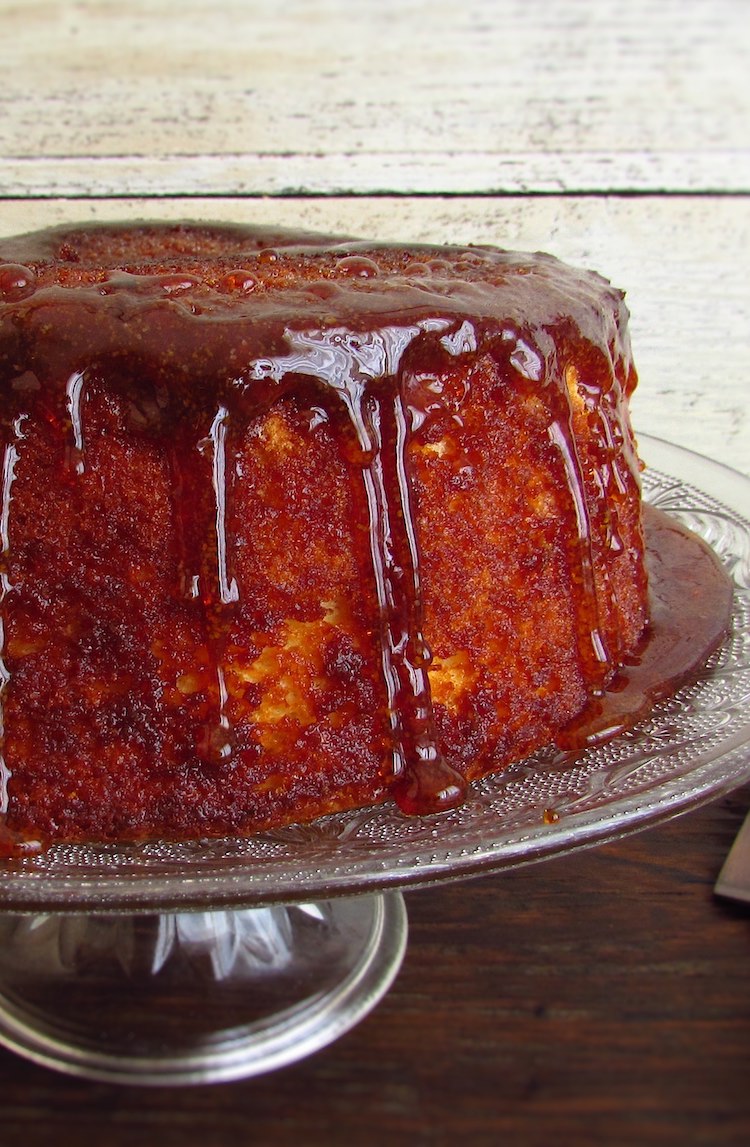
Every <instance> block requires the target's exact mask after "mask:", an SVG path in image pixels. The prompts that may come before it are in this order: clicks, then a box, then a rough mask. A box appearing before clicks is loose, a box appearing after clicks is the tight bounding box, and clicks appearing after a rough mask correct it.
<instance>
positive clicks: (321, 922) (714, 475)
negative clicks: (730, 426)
mask: <svg viewBox="0 0 750 1147" xmlns="http://www.w3.org/2000/svg"><path fill="white" fill-rule="evenodd" d="M639 445H640V449H641V454H642V456H643V457H644V458H645V459H646V461H647V463H648V465H649V469H648V470H647V471H646V474H645V476H644V493H645V496H646V498H647V499H648V500H649V501H650V502H652V503H653V504H655V505H656V506H658V507H660V508H661V509H663V510H666V511H667V512H668V513H670V514H672V515H674V516H675V517H676V518H678V519H680V520H681V521H682V522H683V523H684V524H685V525H687V526H688V527H690V528H691V529H692V530H694V531H695V532H696V533H698V534H699V535H700V536H702V537H703V538H704V539H705V540H706V541H707V542H708V543H709V544H710V545H711V546H712V547H713V548H714V550H715V551H716V553H717V554H718V555H719V557H720V558H721V560H722V562H723V563H724V565H725V567H726V569H727V570H728V572H729V574H730V576H731V577H732V579H733V581H734V585H735V598H734V613H733V623H732V627H731V631H730V633H729V635H728V637H727V639H726V640H725V642H724V644H723V646H722V647H721V648H720V649H719V650H717V652H716V653H714V654H713V655H712V657H711V658H710V660H709V661H708V663H707V664H706V666H705V668H704V670H703V671H702V672H701V673H700V675H699V677H698V678H697V679H696V680H695V681H693V682H692V683H691V684H689V685H687V686H686V687H684V688H683V689H681V690H680V691H679V692H678V693H677V694H676V695H674V696H673V697H671V698H669V699H667V700H665V701H662V702H660V703H659V704H658V705H657V706H656V707H655V709H654V710H653V712H652V713H651V715H650V716H649V717H648V718H647V719H646V720H644V721H642V722H641V723H640V724H639V725H637V726H636V727H635V728H634V729H631V730H629V731H627V732H625V733H623V734H621V735H620V736H619V737H617V738H615V739H614V740H612V741H610V742H609V743H608V744H606V745H603V746H599V747H597V748H593V749H588V750H586V751H585V752H583V753H578V754H575V755H574V754H571V753H565V752H562V751H559V750H555V749H553V748H549V749H545V750H543V751H541V752H539V753H537V754H535V755H534V756H533V757H531V758H529V759H528V760H525V761H523V762H521V763H519V764H517V765H515V766H514V767H512V768H510V769H509V770H508V771H506V772H504V773H501V774H499V775H497V776H494V777H488V778H486V779H485V780H483V781H481V782H478V783H476V784H474V785H473V786H472V787H471V790H470V794H469V798H468V800H467V801H466V803H465V804H464V805H463V806H462V807H461V808H459V809H456V810H453V811H450V812H446V813H442V814H440V815H438V816H431V817H424V818H407V817H404V816H402V815H401V814H400V813H399V812H398V811H397V810H396V809H395V808H392V807H378V808H373V809H367V810H364V811H362V810H360V811H355V812H351V813H344V814H340V815H336V816H331V817H325V818H323V819H321V820H318V821H316V822H315V823H314V824H310V825H299V826H291V827H288V828H285V829H281V830H277V831H275V832H268V833H264V834H261V835H258V836H255V837H253V838H251V839H249V840H238V839H231V840H221V841H209V842H202V843H192V844H174V843H153V844H144V845H140V846H132V847H117V846H96V845H85V846H83V845H82V846H75V847H73V846H59V847H55V848H52V849H51V850H50V851H49V852H48V853H45V854H44V855H42V856H38V857H29V858H26V859H24V860H15V861H5V862H2V864H1V865H0V910H2V911H0V1043H3V1044H5V1045H6V1046H7V1047H9V1048H11V1049H13V1050H14V1051H16V1052H18V1053H20V1054H21V1055H24V1056H26V1057H28V1058H29V1059H31V1060H34V1061H36V1062H37V1063H41V1064H45V1065H46V1066H48V1067H53V1068H56V1069H58V1070H60V1071H63V1072H67V1073H70V1074H73V1075H78V1076H85V1077H88V1078H92V1079H97V1080H103V1081H115V1082H121V1083H136V1084H188V1083H204V1082H210V1081H219V1080H230V1079H237V1078H241V1077H245V1076H251V1075H255V1074H259V1073H261V1072H265V1071H270V1070H272V1069H274V1068H277V1067H281V1066H282V1065H284V1064H288V1063H290V1062H293V1061H295V1060H298V1059H300V1058H302V1057H304V1056H306V1055H308V1054H310V1053H312V1052H314V1051H315V1050H317V1049H318V1048H321V1047H323V1046H324V1045H326V1044H328V1043H330V1042H331V1041H333V1040H334V1039H336V1038H337V1037H338V1036H339V1035H341V1034H343V1032H345V1031H347V1030H348V1029H349V1028H351V1027H352V1026H353V1025H354V1024H355V1023H356V1022H358V1021H359V1020H360V1019H361V1018H362V1017H363V1016H364V1015H365V1014H366V1013H367V1012H368V1011H369V1010H370V1009H371V1008H372V1007H374V1005H375V1004H376V1003H377V1001H378V1000H379V999H380V998H381V997H382V996H383V994H384V993H385V992H386V991H387V989H388V987H389V986H390V984H391V983H392V981H393V979H394V977H395V975H396V973H397V971H398V968H399V966H400V963H401V959H402V957H403V954H404V950H405V945H406V931H407V925H406V913H405V909H404V902H403V898H402V896H401V894H400V892H399V889H402V888H410V887H414V886H416V885H424V884H433V883H437V882H439V881H442V880H448V879H460V878H465V877H468V876H471V875H475V874H479V873H482V872H488V871H492V870H498V869H504V868H511V867H514V866H518V865H522V864H529V863H531V862H534V861H540V860H543V859H544V858H546V857H550V856H553V855H556V854H559V853H563V852H567V851H569V850H572V849H577V848H582V847H586V846H591V845H594V844H597V843H600V842H602V841H605V840H609V839H613V838H615V837H619V836H623V835H625V834H627V833H630V832H634V831H636V830H638V829H642V828H645V827H647V826H648V825H652V824H654V823H656V822H658V821H661V820H664V819H666V818H668V817H671V816H674V815H676V814H678V813H681V812H684V811H686V810H688V809H690V808H693V807H695V806H697V805H698V804H700V803H702V802H704V801H707V800H709V799H711V798H713V797H715V796H717V795H719V794H720V793H723V792H726V791H729V790H730V789H732V788H733V787H735V786H737V785H739V784H741V783H742V782H743V781H745V780H746V779H747V778H748V777H750V524H749V523H748V521H747V520H746V518H745V517H744V516H743V515H744V514H747V513H748V512H750V481H749V480H748V479H746V478H744V477H742V476H741V475H739V474H736V473H734V472H733V471H731V470H728V469H726V468H725V467H723V466H720V465H718V464H717V463H715V462H710V461H708V460H707V459H704V458H702V457H700V456H698V455H696V454H692V453H689V452H687V451H685V450H682V449H679V448H677V447H675V446H671V445H669V444H668V443H665V442H662V441H660V440H658V439H656V438H651V437H647V436H645V435H642V436H640V439H639Z"/></svg>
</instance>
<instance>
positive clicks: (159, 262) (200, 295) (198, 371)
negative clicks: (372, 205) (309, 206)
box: [0, 223, 634, 403]
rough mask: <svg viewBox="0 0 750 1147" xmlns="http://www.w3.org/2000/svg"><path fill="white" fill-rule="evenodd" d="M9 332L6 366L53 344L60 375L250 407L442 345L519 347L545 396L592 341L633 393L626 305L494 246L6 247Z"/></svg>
mask: <svg viewBox="0 0 750 1147" xmlns="http://www.w3.org/2000/svg"><path fill="white" fill-rule="evenodd" d="M248 320H251V321H248ZM0 322H2V324H3V334H4V340H5V343H6V351H5V353H6V356H7V355H13V344H14V341H17V340H19V339H22V338H23V339H26V340H27V341H28V340H30V339H34V340H37V341H38V340H40V339H41V340H42V341H43V342H44V343H45V345H46V346H47V348H48V351H49V347H50V345H51V344H52V343H53V342H54V347H55V355H56V356H57V358H58V369H59V371H60V372H61V373H64V372H65V371H68V372H70V371H72V370H76V369H80V367H81V365H82V364H83V363H87V364H89V365H90V364H92V363H96V362H100V363H101V362H105V361H107V362H110V363H111V362H112V360H113V358H117V359H118V360H120V361H124V359H125V358H126V357H129V358H130V360H131V361H136V360H138V361H140V362H141V363H143V364H148V373H149V375H150V376H151V378H152V380H153V379H154V378H156V377H157V376H161V377H162V378H163V380H164V385H166V386H167V387H168V388H169V389H170V390H171V391H175V390H176V389H182V388H184V387H185V386H190V387H191V388H195V387H196V386H197V387H198V388H199V389H200V388H203V389H205V390H206V391H207V392H209V391H210V393H211V395H212V396H215V395H216V393H217V387H218V390H220V391H231V392H232V394H233V395H234V396H235V397H236V396H237V395H238V394H239V393H243V394H244V396H245V398H246V399H249V401H250V402H251V403H252V402H254V401H255V400H256V398H257V397H259V395H260V391H261V389H262V388H261V387H260V386H259V383H262V382H263V381H264V380H265V381H266V382H267V383H268V384H269V385H270V386H272V387H273V386H275V385H276V384H278V383H279V382H280V381H281V379H282V378H288V377H290V376H291V375H293V374H295V373H304V374H306V375H313V376H315V377H319V378H320V377H325V378H326V379H328V380H330V379H331V378H332V377H334V376H335V375H336V373H337V370H338V369H339V368H338V366H337V363H341V370H343V371H345V372H346V373H347V375H348V376H349V377H351V376H352V372H354V373H355V374H360V375H362V376H364V377H369V378H375V377H385V376H389V375H393V374H394V373H396V372H397V369H398V367H399V364H402V362H403V361H405V360H404V353H405V352H406V351H407V350H408V349H409V348H410V347H411V346H412V345H413V344H416V345H418V346H420V347H421V348H422V350H421V352H420V353H421V354H422V356H423V357H424V354H425V343H426V342H428V341H429V342H430V344H431V345H432V347H433V357H434V353H437V355H438V357H441V356H442V357H443V359H444V358H445V356H446V355H448V356H451V357H453V358H454V359H455V357H457V356H460V355H462V354H466V353H474V352H477V351H480V350H481V348H482V347H483V346H485V347H486V346H487V345H489V344H491V343H496V342H497V340H498V339H500V340H505V342H512V343H513V344H514V346H516V345H517V348H518V349H517V354H516V356H515V362H516V365H517V368H518V370H519V372H520V373H521V374H524V375H525V376H526V378H527V379H528V380H529V382H530V383H532V384H534V385H543V384H544V383H545V380H546V379H549V378H550V377H554V376H555V375H556V374H557V373H558V364H557V356H558V348H559V346H560V342H561V339H562V340H563V341H566V340H567V341H573V340H575V341H581V340H583V341H585V342H587V343H588V344H590V345H591V347H592V348H595V353H596V354H598V355H604V356H605V358H606V359H607V360H608V361H609V362H610V363H613V364H616V369H617V372H618V374H619V376H620V378H621V380H622V382H623V384H624V385H625V386H626V387H627V388H628V389H630V388H631V385H634V378H633V379H632V382H631V381H630V379H631V375H632V363H631V359H630V347H629V342H628V337H627V333H626V324H627V310H626V308H625V304H624V301H623V295H622V292H620V291H618V290H616V289H614V288H613V287H611V286H610V284H609V283H608V282H607V281H606V280H605V279H603V278H602V277H601V276H599V275H597V274H595V273H593V272H589V271H581V270H577V269H574V268H572V267H569V266H567V265H565V264H563V263H561V262H560V261H559V260H557V259H555V258H554V257H552V256H550V255H545V254H532V255H528V254H519V253H515V252H509V251H503V250H499V249H495V248H489V247H471V246H469V247H435V246H428V245H412V246H398V245H395V244H384V243H381V244H378V243H373V242H364V241H358V240H351V239H342V238H340V237H333V236H320V235H315V234H311V233H306V232H297V231H288V230H287V231H284V230H278V229H269V228H260V227H249V226H240V225H225V224H207V223H206V224H202V223H176V224H163V223H138V224H132V225H130V224H123V225H116V224H115V225H112V224H96V225H92V226H83V227H78V228H76V227H62V228H53V229H51V230H48V231H42V232H36V233H31V234H27V235H22V236H18V237H16V238H13V239H7V240H3V241H0ZM429 357H430V356H429V355H428V358H429ZM266 389H267V388H266Z"/></svg>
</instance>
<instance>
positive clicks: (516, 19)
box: [0, 0, 750, 512]
mask: <svg viewBox="0 0 750 1147" xmlns="http://www.w3.org/2000/svg"><path fill="white" fill-rule="evenodd" d="M0 72H1V74H2V77H3V78H2V84H1V85H0V236H2V235H7V234H11V233H13V232H15V231H18V230H25V229H29V228H32V227H37V226H44V225H46V224H48V223H55V222H60V221H64V220H78V219H89V218H102V219H117V218H130V217H143V216H145V217H155V218H174V217H200V218H214V219H227V218H228V219H238V220H263V221H278V222H280V223H286V224H294V223H300V224H301V225H303V226H306V227H320V228H321V229H329V230H330V229H332V228H333V229H338V230H344V231H347V232H349V233H352V234H358V235H369V236H373V237H377V238H385V239H396V240H398V239H403V240H429V241H434V242H443V241H448V240H450V241H454V242H495V243H498V244H500V245H504V246H511V247H519V248H527V249H539V248H542V249H545V250H549V251H551V252H553V253H554V254H557V255H559V256H561V257H562V258H565V259H567V260H569V261H570V262H573V263H577V264H580V265H586V266H590V267H594V268H596V269H597V270H599V271H601V272H602V273H603V274H605V275H607V276H608V277H609V278H611V279H612V280H613V281H614V282H616V283H617V285H618V286H621V287H624V288H625V289H626V290H627V293H628V301H629V304H630V308H631V312H632V333H633V342H634V348H635V354H636V361H637V363H638V366H639V372H640V375H641V386H640V389H639V392H638V395H637V397H636V400H635V402H634V419H635V422H636V426H637V427H638V428H639V429H641V430H643V431H647V432H649V433H652V434H656V435H661V436H663V437H666V438H669V439H670V440H671V441H673V442H675V443H677V444H679V445H682V446H685V447H688V448H692V449H694V450H697V451H699V452H701V453H704V454H707V455H709V456H711V457H714V458H718V459H720V460H722V461H724V462H726V463H728V464H729V465H732V466H734V467H735V468H736V469H738V470H741V471H743V472H744V473H746V474H748V475H750V379H749V378H748V366H749V364H750V79H748V76H750V2H749V0H619V2H615V0H465V2H464V3H460V4H459V3H456V2H455V0H359V2H357V0H285V2H284V3H283V4H282V3H277V2H275V0H223V2H222V0H219V2H217V3H210V2H209V0H128V3H123V2H122V0H68V2H66V0H60V2H59V3H55V0H23V2H12V0H0ZM748 512H750V506H748Z"/></svg>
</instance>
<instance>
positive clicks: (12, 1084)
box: [0, 786, 750, 1147]
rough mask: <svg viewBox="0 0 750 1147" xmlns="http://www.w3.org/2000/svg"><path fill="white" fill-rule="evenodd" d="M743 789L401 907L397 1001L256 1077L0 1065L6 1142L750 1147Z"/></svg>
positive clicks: (749, 919)
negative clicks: (726, 897) (139, 1083)
mask: <svg viewBox="0 0 750 1147" xmlns="http://www.w3.org/2000/svg"><path fill="white" fill-rule="evenodd" d="M748 806H750V786H746V787H745V788H744V789H741V790H739V791H738V792H736V793H734V794H732V795H730V796H728V797H724V798H722V799H720V800H717V801H715V802H714V803H712V804H711V805H709V806H707V807H705V808H703V809H700V810H698V811H696V812H693V813H691V814H689V815H687V816H684V817H681V818H679V819H677V820H674V821H672V822H670V823H668V824H666V825H663V826H661V827H658V828H654V829H650V830H648V831H647V832H644V833H641V834H639V835H637V836H632V837H630V838H628V839H626V840H622V841H619V842H615V843H613V844H609V845H606V846H603V847H600V848H597V849H595V850H590V851H586V852H581V853H578V854H575V855H571V856H567V857H563V858H559V859H555V860H552V861H547V862H545V863H543V864H539V865H534V866H531V867H529V868H526V869H519V870H517V871H515V872H510V873H505V874H499V875H490V876H485V877H482V878H479V879H475V880H472V881H469V882H466V883H463V884H452V885H444V886H442V887H439V888H434V889H425V890H421V891H418V892H413V893H410V894H409V895H408V897H407V906H408V910H409V920H410V939H409V948H408V953H407V956H406V960H405V963H404V965H403V968H402V970H401V973H400V975H399V977H398V979H397V981H396V983H395V985H394V987H393V988H392V989H391V991H390V993H389V994H388V995H387V996H386V998H385V1000H384V1001H383V1002H382V1003H381V1004H380V1006H379V1007H378V1008H377V1009H376V1010H375V1012H373V1013H372V1014H371V1015H370V1016H369V1017H368V1018H367V1019H366V1020H365V1021H364V1022H363V1023H361V1024H360V1025H359V1027H357V1028H355V1029H354V1030H353V1031H352V1032H350V1033H349V1034H348V1035H346V1036H345V1037H344V1038H342V1039H341V1040H340V1041H339V1042H338V1043H336V1044H335V1045H333V1046H332V1047H330V1048H328V1049H326V1050H324V1051H322V1052H319V1053H318V1054H317V1055H315V1056H313V1057H312V1058H311V1059H309V1060H307V1061H306V1062H303V1063H300V1064H298V1065H296V1066H293V1067H291V1068H287V1069H285V1070H283V1071H280V1072H278V1073H276V1074H273V1075H268V1076H264V1077H260V1078H257V1079H254V1080H248V1081H246V1082H241V1083H234V1084H224V1085H214V1086H209V1087H197V1088H190V1089H171V1088H159V1089H150V1088H149V1089H147V1088H136V1089H131V1088H120V1087H114V1086H108V1085H103V1084H93V1083H86V1082H79V1081H76V1080H73V1079H69V1078H65V1077H63V1076H59V1075H55V1074H53V1073H51V1072H48V1071H46V1070H44V1069H42V1068H39V1067H36V1066H34V1065H32V1064H30V1063H27V1062H25V1061H23V1060H21V1059H19V1058H16V1057H15V1056H13V1055H11V1054H10V1053H8V1052H0V1100H1V1102H2V1112H1V1113H0V1144H2V1147H15V1145H16V1144H18V1145H20V1144H24V1145H25V1147H36V1145H39V1147H42V1145H44V1147H68V1145H70V1147H73V1145H76V1147H78V1145H80V1144H91V1145H92V1147H97V1145H98V1144H107V1147H130V1145H133V1147H135V1145H136V1144H137V1145H138V1147H152V1145H155V1147H173V1145H177V1144H180V1145H182V1144H190V1145H192V1144H196V1145H200V1147H239V1145H241V1144H246V1143H252V1144H263V1145H265V1144H271V1145H276V1144H295V1145H300V1144H304V1145H317V1144H325V1145H331V1144H352V1145H355V1147H360V1145H366V1144H378V1145H379V1144H389V1145H390V1144H393V1145H398V1144H407V1143H408V1144H424V1145H433V1144H434V1145H442V1144H452V1143H463V1144H471V1145H474V1144H477V1145H479V1144H482V1145H484V1144H487V1145H490V1144H492V1145H495V1144H510V1145H516V1144H518V1145H522V1147H527V1145H534V1147H536V1145H539V1147H549V1145H550V1144H559V1145H563V1147H566V1145H568V1144H570V1145H571V1147H579V1145H587V1144H605V1145H607V1147H609V1145H614V1144H618V1145H619V1144H622V1145H628V1147H630V1145H639V1147H640V1145H645V1147H649V1145H650V1144H675V1145H677V1144H680V1145H681V1147H685V1145H687V1144H705V1145H706V1147H728V1145H729V1144H732V1145H736V1147H746V1145H747V1144H748V1143H750V909H744V908H742V907H740V906H737V905H733V904H730V903H727V902H722V901H719V900H717V899H715V898H714V896H713V892H712V888H713V882H714V880H715V878H716V875H717V873H718V871H719V868H720V867H721V863H722V861H723V858H724V856H725V854H726V851H727V849H728V848H729V845H730V843H731V841H732V839H733V836H734V834H735V832H736V831H737V829H738V828H739V825H740V823H741V821H742V817H743V815H744V813H745V811H746V809H747V808H748Z"/></svg>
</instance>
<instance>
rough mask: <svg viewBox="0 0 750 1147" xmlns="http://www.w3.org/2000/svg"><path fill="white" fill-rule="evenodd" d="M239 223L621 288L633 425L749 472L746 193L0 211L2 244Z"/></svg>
mask: <svg viewBox="0 0 750 1147" xmlns="http://www.w3.org/2000/svg"><path fill="white" fill-rule="evenodd" d="M188 216H190V217H195V218H207V219H211V218H213V219H236V220H244V221H250V222H252V221H257V222H273V223H278V224H284V225H290V226H301V227H305V228H308V229H312V230H316V229H317V230H323V231H328V232H331V231H334V232H342V233H347V234H354V235H365V236H373V237H377V238H380V239H387V240H404V241H415V242H417V241H425V242H435V243H441V242H457V243H470V242H474V243H496V244H498V245H501V246H506V247H514V248H519V249H521V250H538V249H543V250H548V251H550V252H552V253H553V254H556V255H558V256H560V257H561V258H563V259H565V260H567V261H568V262H571V263H574V264H576V265H579V266H587V267H592V268H594V269H596V270H598V271H600V272H601V273H602V274H604V275H606V276H607V277H608V278H610V279H611V280H612V281H613V282H615V283H616V284H617V285H618V286H621V287H623V288H625V289H626V290H627V294H628V303H629V306H630V309H631V312H632V328H631V329H632V336H633V344H634V348H635V353H636V361H637V363H638V367H639V372H640V376H641V385H640V388H639V390H638V392H637V394H636V398H635V401H634V408H633V411H634V419H635V423H636V426H637V427H638V428H639V429H640V430H642V431H645V432H648V433H652V434H656V435H658V436H662V437H666V438H668V439H669V440H670V441H672V442H675V443H676V444H677V445H680V446H684V447H687V448H690V449H693V450H696V451H698V452H699V453H701V454H706V455H708V456H710V457H714V458H720V459H721V460H722V461H724V462H725V463H726V464H727V465H730V466H733V467H734V468H736V469H738V470H740V471H742V472H743V473H745V474H748V475H750V386H748V379H747V363H748V361H750V279H749V278H748V275H747V267H748V266H750V199H747V198H737V199H734V198H707V199H704V198H700V197H699V198H692V197H686V198H679V197H668V198H662V197H656V198H635V199H631V198H618V197H609V198H599V197H581V198H575V197H545V198H540V199H527V198H523V197H518V198H494V199H493V198H486V199H477V198H471V199H460V198H451V199H440V198H428V199H402V198H376V199H364V198H363V199H343V200H336V199H319V200H314V199H313V200H310V199H297V200H294V199H280V200H279V199H270V200H268V199H267V200H247V199H235V200H231V199H188V200H185V199H172V200H158V201H154V200H132V199H129V200H113V201H83V202H82V201H78V202H76V201H50V202H29V201H25V202H24V201H14V202H6V203H0V236H2V235H8V234H12V233H13V232H18V231H24V230H27V229H31V228H35V227H40V226H45V225H48V224H51V223H57V222H63V221H69V220H80V219H120V218H122V219H125V218H137V217H154V218H163V219H168V218H171V219H175V218H181V217H188Z"/></svg>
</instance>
